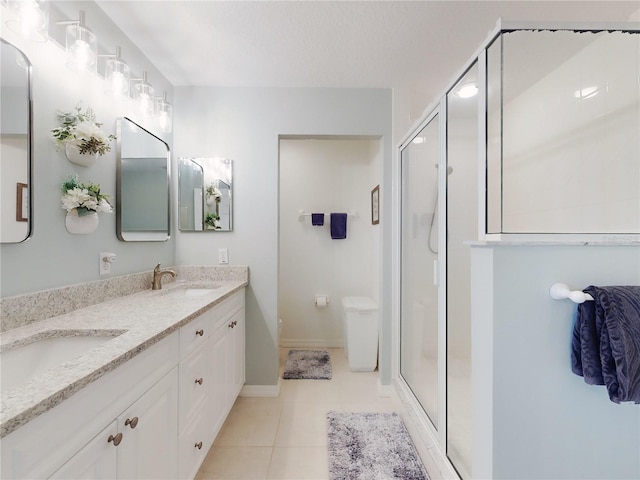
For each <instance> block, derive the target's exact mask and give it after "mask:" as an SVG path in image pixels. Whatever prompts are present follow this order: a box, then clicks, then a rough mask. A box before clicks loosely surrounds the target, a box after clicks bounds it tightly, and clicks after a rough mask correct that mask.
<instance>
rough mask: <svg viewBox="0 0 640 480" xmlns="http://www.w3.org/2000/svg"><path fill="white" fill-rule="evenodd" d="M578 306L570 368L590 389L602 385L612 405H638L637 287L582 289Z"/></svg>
mask: <svg viewBox="0 0 640 480" xmlns="http://www.w3.org/2000/svg"><path fill="white" fill-rule="evenodd" d="M584 292H585V293H588V294H590V295H591V296H592V297H593V298H594V301H593V302H584V303H582V304H580V305H578V315H577V318H576V322H575V325H574V331H573V339H572V349H571V368H572V370H573V373H575V374H576V375H580V376H582V377H584V381H585V382H586V383H588V384H590V385H605V386H606V387H607V391H608V393H609V399H610V400H611V401H612V402H615V403H620V402H634V403H640V286H613V287H595V286H589V287H587V288H585V289H584Z"/></svg>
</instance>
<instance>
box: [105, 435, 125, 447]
mask: <svg viewBox="0 0 640 480" xmlns="http://www.w3.org/2000/svg"><path fill="white" fill-rule="evenodd" d="M121 441H122V434H121V433H117V434H116V435H115V436H113V435H109V438H108V439H107V442H108V443H113V446H114V447H117V446H118V445H120V442H121Z"/></svg>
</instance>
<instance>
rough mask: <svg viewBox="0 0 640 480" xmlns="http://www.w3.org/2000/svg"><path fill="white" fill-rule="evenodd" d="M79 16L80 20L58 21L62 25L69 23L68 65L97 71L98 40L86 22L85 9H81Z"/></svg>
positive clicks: (67, 35)
mask: <svg viewBox="0 0 640 480" xmlns="http://www.w3.org/2000/svg"><path fill="white" fill-rule="evenodd" d="M78 17H79V18H78V20H71V21H62V22H58V23H59V24H60V25H67V31H66V40H67V41H66V45H67V58H68V60H67V66H68V67H69V68H71V69H72V70H78V71H83V70H86V71H93V72H95V71H96V64H97V63H98V62H97V60H98V41H97V39H96V36H95V35H94V34H93V32H92V31H91V30H90V29H89V28H88V27H87V25H86V23H85V17H84V11H83V10H80V12H79V15H78Z"/></svg>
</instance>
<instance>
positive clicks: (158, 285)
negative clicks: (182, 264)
mask: <svg viewBox="0 0 640 480" xmlns="http://www.w3.org/2000/svg"><path fill="white" fill-rule="evenodd" d="M165 275H171V276H172V277H175V276H176V272H174V271H173V270H160V264H157V265H156V268H154V269H153V283H152V285H151V290H161V289H162V277H164V276H165Z"/></svg>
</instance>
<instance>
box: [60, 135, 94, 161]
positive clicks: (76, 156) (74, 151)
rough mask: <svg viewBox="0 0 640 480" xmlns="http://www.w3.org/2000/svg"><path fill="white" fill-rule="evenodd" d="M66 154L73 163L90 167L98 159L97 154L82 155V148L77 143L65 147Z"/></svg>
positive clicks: (72, 142) (67, 144)
mask: <svg viewBox="0 0 640 480" xmlns="http://www.w3.org/2000/svg"><path fill="white" fill-rule="evenodd" d="M64 153H65V155H66V156H67V159H68V160H69V161H70V162H71V163H75V164H76V165H81V166H83V167H90V166H91V165H93V164H94V163H96V160H97V159H98V154H97V153H80V147H79V146H78V143H77V142H76V141H71V142H67V143H66V144H65V146H64Z"/></svg>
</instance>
